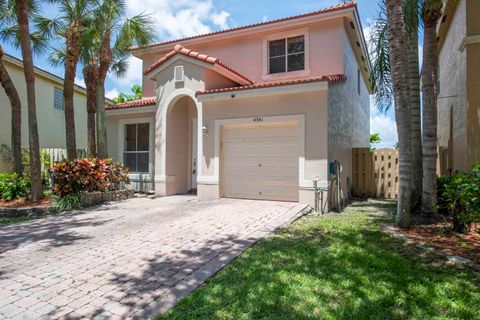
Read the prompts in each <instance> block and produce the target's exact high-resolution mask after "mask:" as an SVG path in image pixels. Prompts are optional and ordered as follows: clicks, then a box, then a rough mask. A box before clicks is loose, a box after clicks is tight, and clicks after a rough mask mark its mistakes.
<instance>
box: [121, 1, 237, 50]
mask: <svg viewBox="0 0 480 320" xmlns="http://www.w3.org/2000/svg"><path fill="white" fill-rule="evenodd" d="M126 2H127V6H128V11H129V12H130V14H132V15H133V14H138V13H142V12H145V13H149V14H151V16H152V18H153V19H154V20H155V23H156V25H157V36H158V38H159V39H158V40H159V41H164V40H169V39H174V38H182V37H187V36H191V35H195V34H202V33H208V32H211V31H212V29H211V26H212V25H213V26H218V27H220V28H222V29H223V28H228V23H227V20H228V18H229V16H230V13H228V12H226V11H221V12H218V11H217V10H216V9H215V6H214V4H213V1H212V0H175V1H171V0H144V1H138V0H127V1H126Z"/></svg>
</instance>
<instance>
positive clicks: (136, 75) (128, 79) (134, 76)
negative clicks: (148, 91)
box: [108, 56, 143, 88]
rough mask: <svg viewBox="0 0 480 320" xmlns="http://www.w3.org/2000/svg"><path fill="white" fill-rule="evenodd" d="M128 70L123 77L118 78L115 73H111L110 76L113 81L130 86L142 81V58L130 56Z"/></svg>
mask: <svg viewBox="0 0 480 320" xmlns="http://www.w3.org/2000/svg"><path fill="white" fill-rule="evenodd" d="M127 63H128V70H127V72H126V73H125V75H124V76H123V77H122V78H116V77H115V76H114V75H112V74H110V73H109V75H108V77H109V78H110V80H112V81H113V82H115V83H117V84H119V85H121V86H124V87H128V88H130V87H131V86H133V85H134V84H140V85H141V83H142V75H143V65H142V60H140V59H138V58H135V57H134V56H130V57H129V58H128V61H127Z"/></svg>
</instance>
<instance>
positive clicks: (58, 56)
mask: <svg viewBox="0 0 480 320" xmlns="http://www.w3.org/2000/svg"><path fill="white" fill-rule="evenodd" d="M66 52H67V49H66V48H65V46H63V45H61V46H59V47H57V48H53V49H52V53H51V54H50V56H49V57H48V62H50V64H51V65H52V66H53V67H58V66H61V65H63V64H65V58H66Z"/></svg>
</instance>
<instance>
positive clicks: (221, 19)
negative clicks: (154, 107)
mask: <svg viewBox="0 0 480 320" xmlns="http://www.w3.org/2000/svg"><path fill="white" fill-rule="evenodd" d="M228 17H230V13H228V12H226V11H222V12H219V13H214V14H212V22H213V24H215V25H217V26H219V27H220V28H222V29H228V23H227V19H228Z"/></svg>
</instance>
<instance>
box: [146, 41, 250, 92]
mask: <svg viewBox="0 0 480 320" xmlns="http://www.w3.org/2000/svg"><path fill="white" fill-rule="evenodd" d="M176 54H182V55H184V56H187V57H190V58H194V59H197V60H200V61H203V62H206V63H209V64H212V65H214V64H217V65H219V66H221V67H222V68H224V69H227V70H228V71H230V72H233V73H234V74H236V75H237V76H239V77H240V78H242V79H243V80H245V81H246V82H248V83H250V84H253V81H252V80H250V79H248V78H247V77H246V76H244V75H243V74H241V73H240V72H238V71H237V70H235V69H233V68H231V67H229V66H227V65H226V64H224V63H222V62H221V61H220V59H218V58H214V57H211V56H209V55H206V54H202V53H199V52H196V51H193V50H190V49H187V48H185V47H183V46H181V45H179V44H177V45H176V46H175V47H174V48H173V50H172V51H170V52H169V53H167V54H166V55H164V56H163V57H162V58H160V59H159V60H158V61H157V62H155V63H154V64H152V65H151V66H150V67H148V68H147V69H145V70H144V71H143V74H144V75H146V74H148V73H150V72H152V71H153V70H154V69H156V68H158V67H159V66H160V65H162V64H163V63H165V62H166V61H168V60H170V59H171V58H172V57H173V56H175V55H176Z"/></svg>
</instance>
